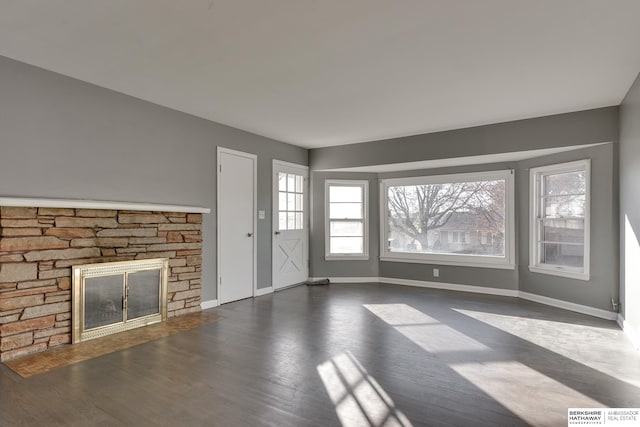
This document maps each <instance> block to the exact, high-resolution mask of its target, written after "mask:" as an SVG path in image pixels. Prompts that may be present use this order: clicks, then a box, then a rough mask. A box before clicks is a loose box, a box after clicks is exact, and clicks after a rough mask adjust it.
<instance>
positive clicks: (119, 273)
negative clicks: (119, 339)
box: [71, 258, 169, 343]
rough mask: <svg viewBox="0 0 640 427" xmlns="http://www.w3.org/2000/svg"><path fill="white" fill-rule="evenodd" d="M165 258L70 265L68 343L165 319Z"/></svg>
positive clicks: (167, 262)
mask: <svg viewBox="0 0 640 427" xmlns="http://www.w3.org/2000/svg"><path fill="white" fill-rule="evenodd" d="M168 268H169V260H168V259H165V258H156V259H146V260H140V261H122V262H108V263H102V264H85V265H80V266H74V267H73V302H72V304H73V313H72V319H71V320H72V325H73V328H72V342H73V343H77V342H81V341H86V340H90V339H93V338H98V337H102V336H105V335H109V334H114V333H117V332H122V331H126V330H129V329H133V328H137V327H140V326H144V325H148V324H151V323H156V322H160V321H163V320H166V319H167V274H168Z"/></svg>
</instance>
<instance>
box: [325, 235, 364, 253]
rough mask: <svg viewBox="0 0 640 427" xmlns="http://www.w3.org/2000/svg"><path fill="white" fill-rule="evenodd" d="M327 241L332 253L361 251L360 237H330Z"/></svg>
mask: <svg viewBox="0 0 640 427" xmlns="http://www.w3.org/2000/svg"><path fill="white" fill-rule="evenodd" d="M329 240H330V242H329V246H330V251H331V253H332V254H360V253H363V252H364V250H363V246H362V240H363V239H362V237H331V238H330V239H329Z"/></svg>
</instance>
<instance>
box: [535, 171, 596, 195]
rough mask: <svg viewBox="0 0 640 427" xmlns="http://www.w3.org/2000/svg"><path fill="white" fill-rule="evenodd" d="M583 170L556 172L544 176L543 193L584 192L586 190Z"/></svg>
mask: <svg viewBox="0 0 640 427" xmlns="http://www.w3.org/2000/svg"><path fill="white" fill-rule="evenodd" d="M585 177H586V175H585V172H584V171H578V172H569V173H558V174H552V175H545V176H544V182H543V184H544V195H545V196H551V195H554V196H555V195H563V194H584V193H585V192H586V188H587V186H586V179H585Z"/></svg>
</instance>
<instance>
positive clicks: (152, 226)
mask: <svg viewBox="0 0 640 427" xmlns="http://www.w3.org/2000/svg"><path fill="white" fill-rule="evenodd" d="M145 258H169V267H170V273H169V283H168V311H167V315H168V317H174V316H179V315H182V314H187V313H192V312H197V311H200V288H201V271H202V214H201V213H187V212H161V211H149V212H147V211H133V210H109V209H79V208H42V207H6V206H5V207H0V361H6V360H10V359H13V358H15V357H19V356H22V355H26V354H29V353H34V352H38V351H42V350H45V349H47V348H49V347H55V346H58V345H60V344H66V343H70V342H71V266H72V265H79V264H89V263H99V262H109V261H127V260H133V259H145Z"/></svg>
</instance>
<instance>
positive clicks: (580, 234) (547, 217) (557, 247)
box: [529, 160, 591, 280]
mask: <svg viewBox="0 0 640 427" xmlns="http://www.w3.org/2000/svg"><path fill="white" fill-rule="evenodd" d="M590 169H591V162H590V160H580V161H576V162H570V163H563V164H557V165H550V166H543V167H538V168H532V169H531V172H530V185H531V190H530V196H531V202H530V203H531V222H530V224H531V225H530V233H531V238H530V242H531V247H530V248H529V255H530V256H529V258H530V260H529V270H531V271H533V272H536V273H544V274H552V275H557V276H564V277H569V278H573V279H581V280H589V253H590V248H589V240H590V239H589V235H590V224H589V213H590Z"/></svg>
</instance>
